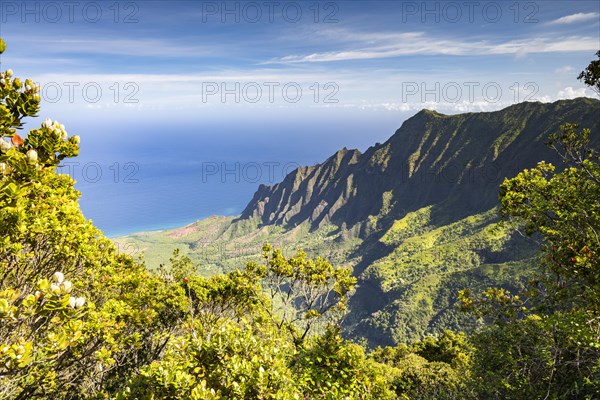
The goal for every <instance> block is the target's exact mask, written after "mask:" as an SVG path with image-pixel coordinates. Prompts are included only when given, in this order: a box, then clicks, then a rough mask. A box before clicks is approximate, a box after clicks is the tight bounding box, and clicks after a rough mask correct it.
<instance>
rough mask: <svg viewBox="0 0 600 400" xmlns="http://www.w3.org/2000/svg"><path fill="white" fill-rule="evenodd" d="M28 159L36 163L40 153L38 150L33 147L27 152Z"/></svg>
mask: <svg viewBox="0 0 600 400" xmlns="http://www.w3.org/2000/svg"><path fill="white" fill-rule="evenodd" d="M27 159H28V160H29V162H30V163H34V162H37V160H38V154H37V151H35V150H33V149H31V150H29V151H28V152H27Z"/></svg>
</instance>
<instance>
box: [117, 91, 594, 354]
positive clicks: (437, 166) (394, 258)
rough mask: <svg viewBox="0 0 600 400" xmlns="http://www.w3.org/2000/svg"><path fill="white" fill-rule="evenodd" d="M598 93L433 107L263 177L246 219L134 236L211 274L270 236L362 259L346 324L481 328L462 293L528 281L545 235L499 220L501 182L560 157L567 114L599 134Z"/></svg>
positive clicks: (386, 336)
mask: <svg viewBox="0 0 600 400" xmlns="http://www.w3.org/2000/svg"><path fill="white" fill-rule="evenodd" d="M599 116H600V100H595V99H588V98H579V99H574V100H561V101H557V102H554V103H540V102H534V103H519V104H515V105H513V106H510V107H507V108H505V109H503V110H499V111H494V112H486V113H466V114H457V115H444V114H440V113H437V112H434V111H429V110H422V111H420V112H419V113H417V114H415V115H414V116H413V117H411V118H409V119H408V120H406V121H404V123H403V124H402V126H401V127H400V128H399V129H398V130H396V132H395V133H394V135H392V136H391V137H390V138H389V139H388V140H386V141H385V142H384V143H380V144H376V145H374V146H371V147H369V148H368V149H366V150H365V151H364V152H360V151H359V150H356V149H347V148H343V149H340V150H338V151H337V152H335V153H334V154H333V155H331V156H330V157H328V158H327V159H326V160H325V161H324V162H322V163H320V164H316V165H313V166H305V167H299V168H297V169H296V170H294V171H292V172H290V173H289V174H288V175H287V176H286V178H285V179H284V180H283V181H282V182H279V183H277V184H275V185H272V186H265V185H261V186H260V187H259V188H258V189H257V191H256V192H255V194H254V196H253V198H252V200H251V201H250V202H249V203H248V205H247V207H246V208H245V210H244V211H243V212H242V214H240V216H238V217H218V218H213V219H206V220H203V221H198V222H197V223H195V224H194V225H192V226H188V227H186V229H184V230H182V229H180V230H178V231H177V232H176V233H175V234H172V233H170V231H166V232H162V233H155V234H152V233H142V234H138V235H132V236H129V237H126V238H124V239H123V242H124V243H127V244H129V245H134V246H136V248H140V249H148V250H149V251H150V252H152V253H151V257H146V259H147V260H150V259H158V260H160V262H167V261H168V258H169V256H170V253H171V252H172V250H173V248H175V247H179V248H182V249H183V253H184V254H186V255H188V256H190V257H191V258H192V259H193V260H195V261H198V262H200V264H201V268H202V272H203V273H204V274H206V275H211V274H214V273H219V272H223V271H228V270H231V269H235V268H242V267H243V265H244V263H245V262H246V261H249V260H257V259H259V257H260V254H261V250H260V249H261V247H262V244H263V243H264V242H270V243H271V244H273V245H275V246H277V247H281V248H282V249H283V250H284V253H287V254H291V253H292V252H293V250H294V249H295V248H297V247H302V248H304V250H306V252H307V253H308V254H309V255H311V256H317V255H320V256H323V257H324V258H327V259H329V260H330V261H331V262H332V263H334V264H336V265H341V266H348V267H351V268H353V271H354V275H355V276H357V278H358V285H357V289H356V292H355V293H354V295H353V296H352V297H351V299H350V304H349V309H350V313H349V315H348V317H347V318H346V320H345V321H344V325H345V331H346V333H347V336H349V337H352V338H355V339H361V340H366V341H367V342H368V343H369V344H370V345H371V346H376V345H393V344H397V343H401V342H409V341H414V340H418V339H420V338H422V337H423V336H425V335H427V334H436V333H439V332H441V331H443V330H444V329H461V330H462V329H466V330H469V329H472V328H473V327H475V326H476V324H477V321H476V320H474V319H473V318H472V317H471V318H470V317H466V316H464V315H462V314H460V313H458V312H457V310H456V309H455V307H454V303H455V302H456V292H457V291H458V290H460V289H463V288H465V287H469V288H472V289H473V290H479V289H485V288H486V287H488V286H500V287H504V288H506V289H509V290H520V289H522V288H523V287H524V286H523V284H524V282H525V281H526V280H527V279H528V277H529V276H530V274H531V272H532V271H533V270H534V269H535V262H534V258H533V257H534V254H535V247H534V246H533V245H532V244H531V243H529V242H527V241H526V240H525V239H523V238H522V237H521V236H520V235H518V234H516V233H515V232H514V230H511V229H509V228H507V227H503V226H500V225H498V215H497V210H496V207H497V204H498V191H499V186H500V184H501V183H502V181H503V180H504V179H505V178H510V177H513V176H515V175H516V174H517V173H519V172H520V171H522V170H523V169H525V168H531V167H534V166H535V165H536V164H537V163H538V162H539V161H542V160H544V161H546V162H550V163H553V164H555V165H556V166H557V169H558V170H560V169H561V168H562V161H561V160H560V158H559V157H558V155H557V154H556V153H555V152H554V151H553V150H551V149H550V148H549V147H548V146H547V145H546V141H547V139H548V135H549V134H550V133H557V132H559V128H560V125H561V124H563V123H565V122H571V123H578V124H580V126H581V127H582V128H583V127H585V128H590V131H591V135H590V140H591V144H592V145H593V146H594V147H596V148H597V147H599V144H600V135H599V133H600V118H599Z"/></svg>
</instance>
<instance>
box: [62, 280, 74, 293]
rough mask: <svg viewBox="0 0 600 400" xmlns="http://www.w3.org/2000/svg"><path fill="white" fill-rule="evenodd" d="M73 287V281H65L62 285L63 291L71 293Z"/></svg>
mask: <svg viewBox="0 0 600 400" xmlns="http://www.w3.org/2000/svg"><path fill="white" fill-rule="evenodd" d="M72 287H73V285H72V284H71V282H69V281H64V282H63V283H62V284H61V285H60V288H61V289H62V291H63V292H65V293H69V292H71V288H72Z"/></svg>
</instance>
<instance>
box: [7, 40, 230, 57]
mask: <svg viewBox="0 0 600 400" xmlns="http://www.w3.org/2000/svg"><path fill="white" fill-rule="evenodd" d="M20 42H22V43H23V45H26V46H27V47H28V48H34V50H35V49H43V50H44V52H46V53H51V54H52V53H53V54H57V53H59V54H102V55H119V56H123V55H126V56H132V57H160V58H169V57H177V58H181V57H202V56H215V55H218V54H222V53H223V52H222V49H223V47H222V46H217V45H182V44H181V43H178V42H177V41H174V40H167V39H134V38H131V39H112V38H107V39H104V38H77V39H75V38H68V39H64V38H63V39H57V38H54V39H40V38H36V39H35V41H34V40H21V41H20ZM25 42H26V43H25ZM19 45H21V43H16V46H19Z"/></svg>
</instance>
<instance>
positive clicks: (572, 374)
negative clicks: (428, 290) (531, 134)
mask: <svg viewBox="0 0 600 400" xmlns="http://www.w3.org/2000/svg"><path fill="white" fill-rule="evenodd" d="M589 135H590V131H589V130H587V129H583V130H581V131H580V130H579V129H578V126H577V125H574V124H565V125H563V126H562V132H561V134H558V135H552V136H551V141H550V145H551V146H553V147H554V148H555V149H556V150H557V151H558V152H559V153H560V155H561V157H562V159H563V160H564V162H565V163H566V164H567V166H566V168H565V169H564V170H563V171H562V172H555V167H554V166H552V165H550V164H547V163H540V164H538V166H537V167H536V168H533V169H531V170H525V171H523V172H522V173H520V174H519V175H518V176H516V177H515V178H513V179H510V180H506V181H505V182H504V183H503V184H502V186H501V191H500V203H501V213H502V215H503V217H504V218H505V219H506V220H507V221H510V222H511V223H514V224H517V225H519V226H521V227H522V228H523V230H524V232H525V233H526V234H527V235H536V236H538V237H539V238H540V239H541V240H542V247H541V256H540V264H541V266H542V268H543V270H542V271H543V273H542V274H541V275H540V276H539V277H538V278H536V279H533V280H532V281H531V284H530V286H529V290H528V291H527V292H525V293H523V296H522V297H521V296H518V295H513V294H511V293H509V292H508V291H506V290H504V289H494V288H493V289H489V290H487V291H486V292H485V293H483V296H481V297H479V298H473V296H471V295H470V293H469V292H468V291H463V292H461V293H460V297H461V301H462V306H463V308H464V309H467V310H474V311H475V312H476V313H477V314H478V315H479V316H483V317H485V318H487V319H488V321H489V322H490V325H488V327H487V328H486V329H484V330H483V331H481V332H480V333H478V334H477V335H475V336H474V343H475V345H476V352H475V358H474V359H475V360H477V362H476V363H475V364H474V376H476V377H477V379H476V380H475V381H474V385H475V386H476V387H478V391H479V393H480V395H481V396H482V397H486V398H487V397H502V398H507V399H509V398H510V399H517V398H523V396H526V397H532V398H555V399H559V398H565V399H566V398H569V399H571V398H581V399H589V398H595V397H597V396H598V395H600V384H599V382H600V297H599V295H598V294H599V293H600V290H599V289H600V286H599V279H600V276H599V275H598V274H599V272H600V269H599V266H600V260H599V258H598V252H599V251H600V247H599V246H600V242H599V241H598V234H597V232H598V231H599V230H600V202H599V201H600V180H599V178H600V163H599V161H600V158H599V157H598V155H597V152H596V150H594V149H592V148H590V147H589V146H588V143H589Z"/></svg>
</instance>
